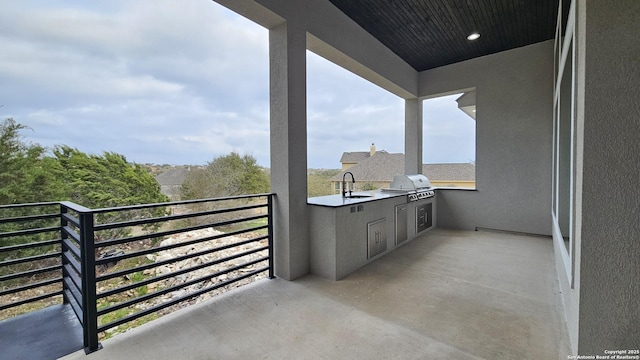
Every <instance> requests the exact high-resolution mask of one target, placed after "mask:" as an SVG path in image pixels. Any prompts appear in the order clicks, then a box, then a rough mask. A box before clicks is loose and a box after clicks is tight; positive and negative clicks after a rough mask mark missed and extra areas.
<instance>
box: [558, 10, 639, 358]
mask: <svg viewBox="0 0 640 360" xmlns="http://www.w3.org/2000/svg"><path fill="white" fill-rule="evenodd" d="M576 5H577V15H578V16H577V21H578V23H577V25H578V27H577V29H576V31H577V32H578V33H577V35H578V37H579V39H578V42H577V43H578V57H577V61H578V64H577V65H578V66H577V67H578V75H577V88H578V94H577V95H578V96H577V105H576V111H577V127H578V129H577V130H578V131H577V133H578V134H577V136H578V144H579V147H578V149H577V152H578V159H579V161H578V164H577V167H576V169H575V172H576V193H577V199H576V229H577V231H576V255H575V256H576V264H575V266H576V269H575V274H576V275H575V286H574V289H573V290H572V291H571V292H569V293H567V294H565V293H563V295H564V296H565V298H567V299H568V301H566V302H565V303H570V304H574V305H578V306H579V310H578V311H577V316H578V319H577V321H576V320H575V319H573V317H574V316H575V315H576V309H575V308H568V309H567V313H568V316H567V317H568V319H569V318H570V319H571V321H575V322H576V323H574V324H570V329H571V331H575V329H576V328H577V331H578V333H577V336H576V335H575V334H574V335H573V336H572V338H575V337H577V339H578V344H577V345H578V353H579V354H584V355H589V354H603V353H604V350H616V349H624V350H629V349H638V348H639V347H640V220H639V219H640V190H639V187H638V179H639V177H640V102H639V101H638V95H639V94H640V84H639V79H640V40H639V39H638V34H640V21H639V20H640V2H638V1H635V0H619V1H615V2H608V1H600V0H580V1H577V2H576ZM580 37H581V38H580ZM581 40H582V41H581ZM576 297H578V301H575V298H576ZM572 300H573V301H572Z"/></svg>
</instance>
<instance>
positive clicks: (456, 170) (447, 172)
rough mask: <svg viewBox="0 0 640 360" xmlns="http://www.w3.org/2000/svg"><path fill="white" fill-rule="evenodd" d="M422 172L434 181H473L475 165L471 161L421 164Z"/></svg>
mask: <svg viewBox="0 0 640 360" xmlns="http://www.w3.org/2000/svg"><path fill="white" fill-rule="evenodd" d="M422 173H423V174H424V176H426V177H428V178H429V180H434V181H437V180H448V181H453V180H458V181H475V179H476V166H475V165H474V164H472V163H451V164H422Z"/></svg>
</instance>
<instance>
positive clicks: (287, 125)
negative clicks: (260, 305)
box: [269, 22, 309, 280]
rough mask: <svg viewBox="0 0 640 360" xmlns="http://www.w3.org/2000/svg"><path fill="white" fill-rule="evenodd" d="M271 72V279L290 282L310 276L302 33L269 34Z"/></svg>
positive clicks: (279, 29)
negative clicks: (273, 276)
mask: <svg viewBox="0 0 640 360" xmlns="http://www.w3.org/2000/svg"><path fill="white" fill-rule="evenodd" d="M269 71H270V105H271V139H270V140H271V190H272V191H273V192H275V193H276V198H275V206H274V239H275V244H274V247H275V249H274V250H275V273H276V276H278V277H281V278H284V279H287V280H292V279H295V278H297V277H299V276H302V275H305V274H307V273H308V272H309V230H308V224H309V221H308V214H307V101H306V97H307V95H306V32H305V31H304V29H302V28H301V27H300V28H296V27H295V26H294V25H293V24H291V22H288V23H286V22H285V23H283V24H281V25H278V26H276V27H275V28H272V29H271V30H269Z"/></svg>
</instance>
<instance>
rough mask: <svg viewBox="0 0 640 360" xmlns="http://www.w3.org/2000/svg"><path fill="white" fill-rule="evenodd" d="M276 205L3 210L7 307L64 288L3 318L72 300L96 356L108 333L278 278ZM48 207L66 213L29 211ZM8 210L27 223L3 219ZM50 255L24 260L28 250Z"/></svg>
mask: <svg viewBox="0 0 640 360" xmlns="http://www.w3.org/2000/svg"><path fill="white" fill-rule="evenodd" d="M273 196H274V195H273V194H255V195H245V196H233V197H224V198H214V199H201V200H188V201H176V202H170V203H159V204H144V205H133V206H125V207H114V208H104V209H88V208H85V207H82V206H80V205H77V204H74V203H70V202H60V203H41V204H23V205H6V206H0V241H2V242H0V256H2V257H0V259H4V260H1V261H0V285H2V288H1V290H0V299H1V298H2V296H7V295H10V294H17V293H20V292H23V291H25V290H30V289H35V288H38V287H49V288H50V287H51V286H52V285H57V288H56V289H55V291H52V292H48V293H45V294H41V295H37V296H27V297H21V298H20V300H18V301H13V302H12V301H9V302H8V303H7V304H4V305H0V310H2V309H8V308H11V307H16V306H20V305H23V304H25V303H28V302H33V301H38V300H42V299H44V298H50V297H55V296H58V297H60V295H62V299H63V301H64V302H65V303H67V304H69V305H70V306H71V308H72V309H73V310H74V312H75V314H76V316H77V317H78V320H79V321H80V322H81V324H82V327H83V336H84V346H85V352H87V353H88V352H92V351H95V350H97V349H99V348H100V343H99V334H105V332H108V331H110V329H114V328H116V327H119V326H121V325H124V324H127V323H131V322H136V321H138V322H139V321H143V320H146V319H149V318H153V317H155V316H158V315H162V314H163V312H168V311H170V310H171V308H172V307H174V306H176V305H177V304H180V303H184V302H185V301H194V299H197V298H198V297H202V296H207V295H208V294H211V293H212V292H216V291H221V290H223V289H222V288H226V287H229V286H230V285H231V284H233V283H238V282H243V281H248V280H249V279H251V278H255V277H256V276H260V275H262V274H265V275H266V276H268V277H269V278H273V277H274V274H273V218H272V216H273V215H272V214H273ZM44 207H46V208H48V209H52V208H55V207H57V208H58V210H57V211H55V212H52V211H44V212H43V211H40V212H37V211H35V212H34V211H27V210H25V209H40V208H44ZM2 211H10V212H11V211H13V212H18V213H24V214H23V215H19V216H7V217H4V218H2V213H1V212H2ZM46 222H48V223H46ZM53 222H57V223H56V224H53ZM15 224H27V226H23V227H16V225H15ZM29 224H31V225H32V226H29ZM3 225H4V228H3V227H2V226H3ZM45 225H46V226H45ZM14 228H17V230H15V229H14ZM7 229H14V230H11V231H8V230H7ZM5 230H7V231H5ZM42 234H49V237H43V235H42ZM34 237H38V239H36V240H33V239H34ZM5 240H7V241H5ZM8 240H10V241H8ZM14 243H15V244H14ZM7 244H8V245H7ZM5 245H6V246H5ZM47 246H48V247H50V249H49V250H48V251H44V252H43V251H36V252H37V253H38V254H37V255H32V254H29V256H23V257H21V256H22V255H21V254H22V253H24V251H25V249H36V248H37V249H41V248H44V247H47ZM21 251H22V252H21ZM3 255H4V256H3ZM42 261H45V262H46V263H44V265H42V264H40V263H42ZM17 265H20V266H19V267H17ZM42 274H49V275H51V274H53V276H48V277H45V276H44V275H42ZM29 277H30V278H29ZM25 278H29V279H30V281H24V279H25ZM19 279H23V281H20V280H19Z"/></svg>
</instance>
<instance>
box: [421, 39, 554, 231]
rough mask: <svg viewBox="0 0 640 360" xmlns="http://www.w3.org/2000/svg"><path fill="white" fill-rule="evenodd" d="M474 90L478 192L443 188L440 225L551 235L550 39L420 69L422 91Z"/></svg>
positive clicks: (439, 201)
mask: <svg viewBox="0 0 640 360" xmlns="http://www.w3.org/2000/svg"><path fill="white" fill-rule="evenodd" d="M473 87H475V88H476V94H477V95H476V96H477V98H476V186H477V190H476V191H459V190H441V191H439V198H438V225H439V226H440V227H445V228H454V229H468V230H473V229H475V228H477V227H482V228H490V229H499V230H507V231H518V232H525V233H533V234H545V235H549V234H551V220H550V216H549V209H550V208H551V151H552V147H551V145H552V134H553V129H552V125H553V123H552V122H553V121H552V105H553V102H552V100H553V96H552V94H553V41H546V42H543V43H538V44H534V45H530V46H526V47H521V48H517V49H514V50H510V51H505V52H501V53H498V54H493V55H488V56H484V57H481V58H477V59H473V60H469V61H465V62H461V63H457V64H453V65H449V66H444V67H440V68H437V69H433V70H429V71H425V72H422V73H420V79H419V93H420V96H422V97H428V96H433V95H436V94H441V93H447V92H451V91H455V90H459V89H467V88H473Z"/></svg>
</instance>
